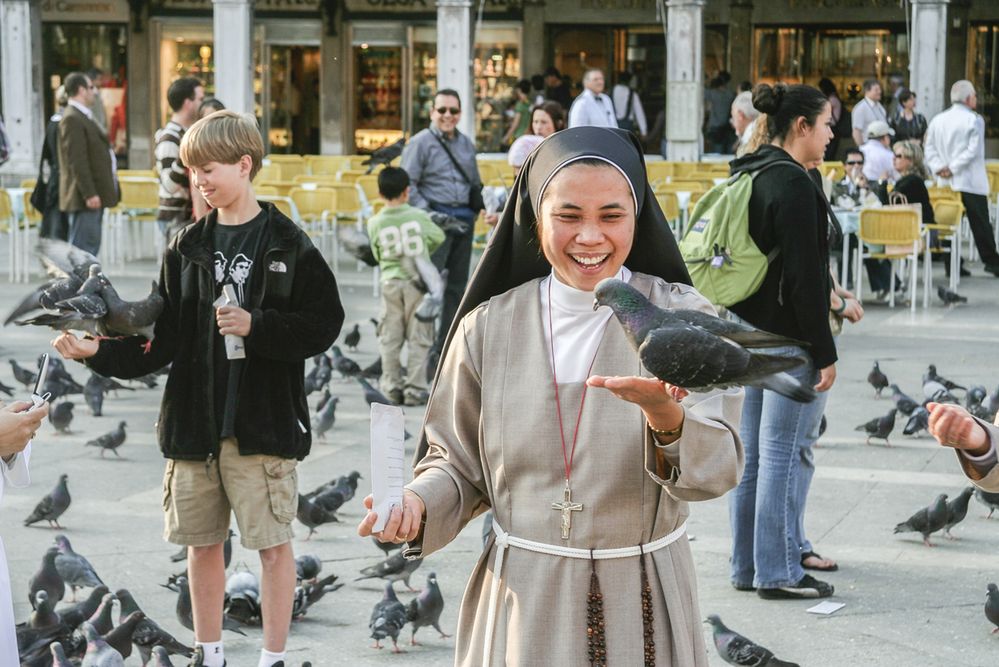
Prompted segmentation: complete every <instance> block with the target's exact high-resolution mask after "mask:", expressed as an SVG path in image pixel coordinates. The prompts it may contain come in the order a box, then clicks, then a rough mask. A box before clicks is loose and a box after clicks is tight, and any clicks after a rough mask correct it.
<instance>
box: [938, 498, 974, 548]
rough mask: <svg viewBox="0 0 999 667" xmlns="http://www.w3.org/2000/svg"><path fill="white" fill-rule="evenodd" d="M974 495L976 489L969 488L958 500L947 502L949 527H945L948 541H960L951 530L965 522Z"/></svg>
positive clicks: (945, 535)
mask: <svg viewBox="0 0 999 667" xmlns="http://www.w3.org/2000/svg"><path fill="white" fill-rule="evenodd" d="M974 493H975V487H973V486H968V487H965V488H964V490H962V491H961V493H959V494H958V495H957V497H956V498H954V499H953V500H948V501H947V525H945V526H944V537H946V538H947V539H948V540H956V539H958V538H956V537H954V536H953V535H951V534H950V529H951V528H953V527H954V526H956V525H957V524H959V523H961V522H962V521H964V517H966V516H967V515H968V503H969V502H970V501H971V496H972V494H974Z"/></svg>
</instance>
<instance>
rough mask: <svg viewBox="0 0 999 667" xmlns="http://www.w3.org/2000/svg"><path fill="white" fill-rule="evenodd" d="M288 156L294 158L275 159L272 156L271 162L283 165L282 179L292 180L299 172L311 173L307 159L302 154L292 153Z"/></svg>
mask: <svg viewBox="0 0 999 667" xmlns="http://www.w3.org/2000/svg"><path fill="white" fill-rule="evenodd" d="M287 157H289V158H292V159H288V160H285V159H280V160H275V159H274V157H273V156H272V157H271V164H277V165H279V166H280V167H281V180H284V181H290V180H293V179H294V178H295V177H296V176H298V175H299V174H307V173H309V167H308V164H306V162H305V159H304V158H302V157H301V156H300V155H291V156H287Z"/></svg>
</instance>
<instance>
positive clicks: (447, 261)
mask: <svg viewBox="0 0 999 667" xmlns="http://www.w3.org/2000/svg"><path fill="white" fill-rule="evenodd" d="M430 207H431V208H432V209H433V210H435V211H438V212H439V213H445V214H447V215H450V216H454V217H455V218H458V219H459V220H461V221H463V222H467V223H468V231H467V232H466V233H464V234H461V235H456V234H448V235H447V236H446V237H445V238H444V243H442V244H441V245H440V247H439V248H437V250H435V251H434V254H433V255H431V257H430V259H431V260H432V261H433V263H434V266H436V267H437V269H438V270H439V271H443V270H444V269H447V285H446V286H445V288H444V305H443V307H442V308H441V321H440V328H439V329H438V330H437V337H436V339H435V340H434V347H433V349H434V350H436V351H437V352H440V351H441V349H442V348H443V347H444V339H445V338H447V332H448V331H449V330H450V329H451V320H453V319H454V315H455V313H457V312H458V305H459V304H460V303H461V297H462V295H464V294H465V286H466V285H467V284H468V271H469V268H470V267H471V265H472V238H473V237H474V235H475V231H474V229H473V227H474V225H475V212H473V211H472V209H470V208H468V207H467V206H457V207H454V206H444V205H442V204H431V205H430Z"/></svg>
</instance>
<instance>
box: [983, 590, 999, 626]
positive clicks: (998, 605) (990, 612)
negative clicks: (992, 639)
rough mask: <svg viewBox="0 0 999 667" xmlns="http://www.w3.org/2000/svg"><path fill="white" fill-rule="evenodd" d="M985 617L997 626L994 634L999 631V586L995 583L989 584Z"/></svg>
mask: <svg viewBox="0 0 999 667" xmlns="http://www.w3.org/2000/svg"><path fill="white" fill-rule="evenodd" d="M985 618H987V619H988V620H989V623H991V624H992V625H994V626H996V627H995V628H994V629H993V630H992V634H995V633H997V632H999V587H996V585H995V584H989V585H988V592H987V593H986V594H985Z"/></svg>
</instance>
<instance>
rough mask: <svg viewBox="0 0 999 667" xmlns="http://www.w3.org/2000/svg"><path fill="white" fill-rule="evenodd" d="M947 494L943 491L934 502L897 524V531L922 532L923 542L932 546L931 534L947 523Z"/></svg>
mask: <svg viewBox="0 0 999 667" xmlns="http://www.w3.org/2000/svg"><path fill="white" fill-rule="evenodd" d="M947 514H948V512H947V494H946V493H941V494H940V495H939V496H937V499H936V500H935V501H933V503H932V504H931V505H930V506H928V507H924V508H923V509H921V510H919V511H918V512H916V513H915V514H913V515H912V516H910V517H909V518H908V519H906V520H905V521H903V522H902V523H900V524H898V525H897V526H895V531H894V532H895V533H922V534H923V544H925V545H926V546H928V547H932V546H933V544H932V543H931V542H930V535H932V534H933V533H935V532H937V531H938V530H941V529H942V528H943V527H944V526H946V525H947Z"/></svg>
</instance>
